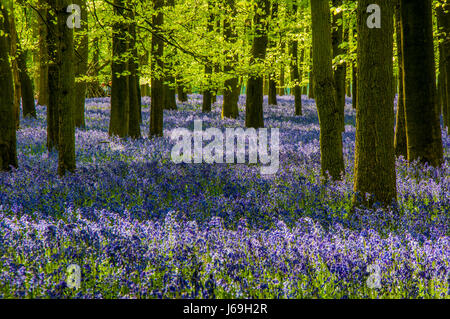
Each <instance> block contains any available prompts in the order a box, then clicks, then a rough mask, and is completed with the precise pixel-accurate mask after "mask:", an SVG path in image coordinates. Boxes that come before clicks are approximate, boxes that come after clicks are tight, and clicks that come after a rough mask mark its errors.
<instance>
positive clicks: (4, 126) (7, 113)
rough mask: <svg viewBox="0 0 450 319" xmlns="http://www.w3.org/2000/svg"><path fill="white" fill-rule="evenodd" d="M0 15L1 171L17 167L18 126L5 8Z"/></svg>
mask: <svg viewBox="0 0 450 319" xmlns="http://www.w3.org/2000/svg"><path fill="white" fill-rule="evenodd" d="M2 12H3V14H2V17H0V30H1V31H2V32H0V171H5V170H9V169H10V167H11V166H13V167H17V151H16V127H15V121H16V120H15V113H14V96H13V92H14V87H13V78H12V72H11V66H10V63H9V52H10V50H9V43H8V40H7V37H6V35H7V34H8V29H7V28H6V27H5V21H7V20H8V15H7V14H5V12H6V11H5V10H2Z"/></svg>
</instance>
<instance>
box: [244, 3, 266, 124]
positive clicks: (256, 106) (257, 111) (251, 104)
mask: <svg viewBox="0 0 450 319" xmlns="http://www.w3.org/2000/svg"><path fill="white" fill-rule="evenodd" d="M255 9H256V10H255V11H256V12H255V15H254V17H253V23H254V28H255V36H254V39H253V44H252V63H261V62H262V61H263V60H264V59H265V57H266V49H267V41H268V39H267V19H268V17H269V14H270V2H269V0H257V1H256V6H255ZM263 97H264V95H263V76H262V75H261V74H250V75H249V78H248V82H247V99H246V112H245V126H246V127H253V128H260V127H264V118H263Z"/></svg>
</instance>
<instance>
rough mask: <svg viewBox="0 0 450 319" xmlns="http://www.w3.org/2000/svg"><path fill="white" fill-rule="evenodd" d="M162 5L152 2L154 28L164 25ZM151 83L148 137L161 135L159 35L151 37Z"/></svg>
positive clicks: (157, 1) (159, 0) (157, 0)
mask: <svg viewBox="0 0 450 319" xmlns="http://www.w3.org/2000/svg"><path fill="white" fill-rule="evenodd" d="M163 5H164V1H163V0H153V8H154V9H155V10H157V12H156V13H155V14H154V15H153V17H152V23H153V26H154V27H161V26H162V24H163V23H164V20H163V13H162V11H161V9H162V7H163ZM151 50H152V62H151V69H152V73H153V74H152V82H151V97H152V99H151V107H150V133H149V136H150V137H153V136H162V135H163V102H164V95H163V77H162V72H163V60H162V59H163V54H164V43H163V41H162V39H161V36H160V35H159V33H156V34H153V36H152V49H151Z"/></svg>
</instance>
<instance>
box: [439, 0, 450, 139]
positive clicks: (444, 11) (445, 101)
mask: <svg viewBox="0 0 450 319" xmlns="http://www.w3.org/2000/svg"><path fill="white" fill-rule="evenodd" d="M439 2H440V6H438V7H437V8H436V12H437V23H438V28H439V35H440V36H439V38H440V40H441V41H442V42H440V43H439V81H438V84H439V99H440V104H439V105H440V107H441V108H442V115H443V119H444V127H445V126H447V127H449V128H450V41H449V36H450V14H449V10H450V4H447V3H443V2H442V0H440V1H439ZM448 132H449V133H450V129H448Z"/></svg>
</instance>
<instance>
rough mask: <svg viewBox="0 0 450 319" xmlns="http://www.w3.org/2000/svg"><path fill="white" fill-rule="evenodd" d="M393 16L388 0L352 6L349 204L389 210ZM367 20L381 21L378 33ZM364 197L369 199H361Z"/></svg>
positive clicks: (392, 177)
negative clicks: (354, 89)
mask: <svg viewBox="0 0 450 319" xmlns="http://www.w3.org/2000/svg"><path fill="white" fill-rule="evenodd" d="M369 6H371V8H372V9H370V8H369ZM368 8H369V10H368ZM368 11H369V12H368ZM377 13H378V16H377ZM380 13H381V14H380ZM393 14H394V11H393V4H392V2H391V1H390V0H377V1H375V3H374V1H373V0H359V1H358V16H357V19H358V21H357V24H358V53H357V54H358V107H357V109H356V142H355V180H354V190H355V192H356V195H355V197H354V203H359V202H360V201H361V202H364V203H366V204H368V205H371V204H373V203H374V202H375V201H378V202H381V203H383V204H385V205H390V204H391V203H392V201H393V200H395V199H396V197H397V188H396V175H395V155H394V111H393V110H394V96H393V94H392V81H393V62H392V57H393V41H394V38H393V32H394V31H393V30H394V25H393ZM372 15H375V19H378V18H380V19H381V21H380V23H381V27H380V28H378V27H373V26H370V24H369V23H368V20H370V19H372V17H373V16H372ZM367 193H368V194H371V195H373V197H372V198H370V199H369V198H365V195H366V194H367Z"/></svg>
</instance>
